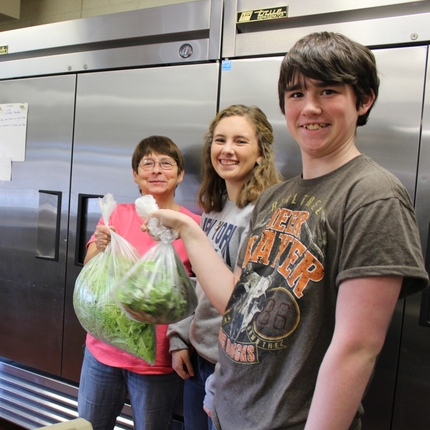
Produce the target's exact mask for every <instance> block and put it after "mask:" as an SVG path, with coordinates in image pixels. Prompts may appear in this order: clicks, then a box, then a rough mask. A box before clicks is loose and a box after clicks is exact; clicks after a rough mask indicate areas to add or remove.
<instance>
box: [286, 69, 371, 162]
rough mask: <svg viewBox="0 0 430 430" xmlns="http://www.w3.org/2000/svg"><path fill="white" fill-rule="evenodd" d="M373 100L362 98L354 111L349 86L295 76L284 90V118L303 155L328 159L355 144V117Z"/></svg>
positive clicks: (353, 101) (352, 95) (353, 94)
mask: <svg viewBox="0 0 430 430" xmlns="http://www.w3.org/2000/svg"><path fill="white" fill-rule="evenodd" d="M373 100H374V98H373V97H366V98H365V100H364V103H363V105H362V106H360V107H359V108H358V110H357V107H356V96H355V93H354V91H353V89H352V87H351V86H350V85H347V84H336V83H325V82H321V81H317V80H314V79H308V78H305V77H303V76H300V75H299V76H297V79H296V81H295V83H293V84H292V85H291V86H290V87H289V88H287V91H286V92H285V119H286V121H287V126H288V129H289V131H290V133H291V134H292V136H293V137H294V138H295V139H296V141H297V143H298V144H299V146H300V148H301V151H302V154H303V155H304V156H307V157H310V158H325V157H329V158H331V157H332V156H336V155H337V154H339V153H342V152H345V151H348V149H350V148H352V147H355V146H354V143H355V132H356V127H357V118H358V116H360V115H363V114H364V113H366V112H367V110H368V109H369V108H370V107H371V106H372V103H373Z"/></svg>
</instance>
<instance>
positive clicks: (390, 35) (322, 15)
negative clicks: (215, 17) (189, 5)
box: [222, 0, 430, 58]
mask: <svg viewBox="0 0 430 430" xmlns="http://www.w3.org/2000/svg"><path fill="white" fill-rule="evenodd" d="M286 5H288V11H289V17H288V18H282V19H278V20H268V21H266V22H256V23H246V24H240V25H236V13H237V12H238V11H246V10H252V9H258V8H267V7H268V6H267V5H266V4H265V2H263V1H261V0H260V1H259V0H241V1H240V0H226V2H225V14H224V34H223V48H222V57H223V58H232V57H246V56H256V55H267V54H272V55H273V54H281V53H285V52H287V51H288V50H289V49H290V48H291V47H292V45H293V44H294V42H295V41H296V40H298V39H300V38H301V37H303V36H305V35H306V34H309V33H312V32H315V31H333V32H338V33H343V34H345V35H346V36H349V37H351V38H352V39H354V40H356V41H357V42H360V43H362V44H363V45H367V46H386V45H394V44H405V43H417V42H425V41H428V40H430V27H429V26H428V22H429V20H430V1H428V0H422V1H417V2H412V1H382V0H369V1H365V2H353V1H342V2H337V1H330V2H321V1H317V0H307V1H303V0H291V1H289V2H286V1H283V0H274V1H273V2H270V7H271V8H274V9H276V7H277V6H278V7H279V6H286Z"/></svg>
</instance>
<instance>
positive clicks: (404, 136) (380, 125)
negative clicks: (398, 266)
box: [220, 47, 428, 430]
mask: <svg viewBox="0 0 430 430" xmlns="http://www.w3.org/2000/svg"><path fill="white" fill-rule="evenodd" d="M374 53H375V56H376V60H377V64H378V67H379V72H380V77H381V91H380V95H379V98H378V100H377V103H376V105H375V107H374V108H373V110H372V113H371V115H370V119H369V122H368V124H367V125H366V126H364V127H359V129H358V131H357V146H358V148H359V150H360V151H361V152H363V153H365V154H366V155H368V156H370V157H372V158H373V159H374V160H375V161H377V162H378V163H380V164H381V165H382V166H383V167H385V168H387V169H388V170H390V171H391V172H393V173H394V174H395V175H396V176H397V177H398V178H399V179H400V180H401V181H402V182H403V184H404V185H405V186H406V188H407V190H408V192H409V194H410V196H411V198H412V199H413V198H414V196H415V180H416V172H417V166H418V151H419V139H420V121H421V107H422V101H423V88H424V78H425V67H426V55H427V48H426V47H405V48H392V49H381V50H375V51H374ZM281 60H282V57H266V58H250V59H237V60H236V59H232V60H224V61H223V64H222V76H221V91H220V108H223V107H226V106H228V105H229V104H232V103H244V104H255V105H257V106H259V107H260V108H261V109H262V110H263V111H264V112H265V113H266V115H267V116H268V118H269V121H270V122H271V124H272V125H273V128H274V134H275V152H276V160H277V162H278V167H279V169H280V170H281V172H282V173H283V174H284V176H285V177H286V178H290V177H292V176H294V175H297V174H300V172H301V159H300V152H299V149H298V145H297V144H296V143H295V141H294V140H293V139H292V138H291V136H290V135H289V134H288V131H287V127H286V124H285V119H284V118H283V116H282V114H281V112H280V109H279V106H278V98H277V81H278V75H279V65H280V62H281ZM427 171H428V168H427ZM422 180H423V181H424V180H425V176H422ZM427 193H428V191H427ZM427 200H428V199H427ZM427 223H428V210H427ZM418 296H419V295H417V297H418ZM418 298H419V297H418ZM413 299H415V297H414V298H413ZM408 300H409V299H408ZM411 300H412V299H411ZM403 305H404V302H403V301H399V303H398V305H397V308H396V311H395V315H394V318H393V320H392V323H391V326H390V329H389V332H388V335H387V340H386V343H385V346H384V349H383V351H382V353H381V355H380V357H379V360H378V363H377V366H376V371H375V374H374V376H373V381H372V384H371V386H370V389H369V391H368V393H367V394H366V397H365V399H364V408H365V416H364V419H363V428H365V429H367V430H385V429H387V430H388V429H390V425H391V415H392V412H393V399H394V394H395V389H396V386H395V384H396V372H397V365H398V354H399V349H400V339H401V327H402V321H403ZM415 324H417V321H415ZM416 328H417V329H418V327H416ZM426 333H427V332H426ZM421 358H422V357H421ZM422 382H423V383H424V382H425V381H422ZM410 394H411V393H410V392H409V393H404V395H405V396H408V395H409V396H410ZM410 402H412V399H410ZM400 428H408V427H407V426H403V427H402V426H400V427H399V429H400ZM414 428H418V427H414ZM420 428H423V427H420Z"/></svg>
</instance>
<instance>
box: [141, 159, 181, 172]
mask: <svg viewBox="0 0 430 430" xmlns="http://www.w3.org/2000/svg"><path fill="white" fill-rule="evenodd" d="M156 164H158V165H159V166H160V169H162V170H172V169H173V167H174V166H175V165H176V163H175V162H174V161H170V160H160V161H155V160H150V159H147V160H142V161H141V162H140V164H139V167H141V169H142V170H146V171H149V170H152V169H153V168H154V167H155V165H156Z"/></svg>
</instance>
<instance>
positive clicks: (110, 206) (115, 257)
mask: <svg viewBox="0 0 430 430" xmlns="http://www.w3.org/2000/svg"><path fill="white" fill-rule="evenodd" d="M99 205H100V208H101V211H102V216H103V221H104V223H105V224H106V225H108V222H109V217H110V215H111V213H112V211H113V210H114V209H115V206H116V202H115V201H114V200H113V196H112V194H107V195H106V196H105V197H103V199H99ZM139 257H140V255H139V252H138V251H137V250H136V249H135V248H134V247H133V246H132V245H131V244H130V243H129V242H128V241H126V240H125V239H124V238H123V237H121V236H120V235H119V234H117V233H115V232H114V231H112V230H111V241H110V243H109V244H108V246H107V247H106V249H105V251H104V252H100V253H99V254H97V255H96V256H94V257H93V258H92V259H91V260H90V261H88V263H87V264H85V266H84V267H83V268H82V270H81V272H80V274H79V276H78V278H77V279H76V283H75V290H74V294H73V306H74V309H75V313H76V316H77V317H78V320H79V322H80V323H81V325H82V327H83V328H84V329H85V330H86V331H87V332H88V333H90V334H91V335H92V336H94V337H95V338H97V339H99V340H101V341H103V342H105V343H107V344H109V345H112V346H114V347H116V348H119V349H122V350H123V351H126V352H128V353H129V354H132V355H134V356H136V357H139V358H141V359H143V360H145V361H146V362H148V363H149V364H153V363H154V362H155V354H156V336H155V327H154V326H153V325H150V324H141V323H138V322H136V321H132V320H130V318H128V317H127V315H126V314H125V312H124V311H123V310H122V309H121V308H120V307H119V306H118V304H117V303H116V302H115V300H113V298H112V289H113V288H114V286H115V285H116V284H117V282H118V281H119V280H120V279H121V278H122V277H123V276H124V274H125V273H126V272H127V271H128V270H129V269H130V268H131V267H132V266H133V264H134V263H136V261H138V259H139Z"/></svg>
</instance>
